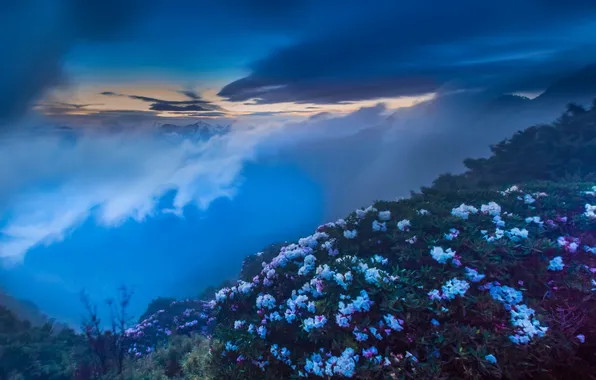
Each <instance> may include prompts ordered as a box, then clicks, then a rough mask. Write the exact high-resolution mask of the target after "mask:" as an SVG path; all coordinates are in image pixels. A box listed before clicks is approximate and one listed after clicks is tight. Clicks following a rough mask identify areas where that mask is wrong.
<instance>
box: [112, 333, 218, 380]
mask: <svg viewBox="0 0 596 380" xmlns="http://www.w3.org/2000/svg"><path fill="white" fill-rule="evenodd" d="M209 356H210V354H209V341H208V340H207V339H206V338H205V337H203V336H201V335H198V334H193V335H192V336H176V337H174V338H172V340H171V341H170V342H169V344H168V345H166V346H164V347H161V348H159V349H157V350H156V351H155V352H154V353H153V354H151V355H149V356H146V357H144V358H142V359H139V360H134V361H131V363H130V365H129V366H128V369H127V370H126V371H125V373H124V374H123V380H160V379H164V380H165V379H189V380H211V379H212V378H211V377H210V376H209V374H208V373H207V370H208V368H209V364H208V361H209V360H208V359H209Z"/></svg>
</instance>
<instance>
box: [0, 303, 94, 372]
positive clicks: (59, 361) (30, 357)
mask: <svg viewBox="0 0 596 380" xmlns="http://www.w3.org/2000/svg"><path fill="white" fill-rule="evenodd" d="M84 347H85V346H84V340H83V338H82V337H81V336H79V335H77V334H75V332H74V331H72V330H70V329H65V328H61V329H60V330H57V329H55V328H54V325H53V324H52V323H51V322H49V323H46V324H44V325H42V326H32V325H31V324H30V323H29V322H27V321H21V320H19V319H17V317H16V316H15V315H14V314H13V313H12V312H11V311H9V310H8V309H6V308H5V307H3V306H0V379H5V378H10V379H48V380H59V379H70V378H72V377H71V376H72V373H73V371H74V369H75V368H74V367H73V364H72V363H73V361H77V360H78V359H79V353H80V352H79V351H81V350H83V348H84Z"/></svg>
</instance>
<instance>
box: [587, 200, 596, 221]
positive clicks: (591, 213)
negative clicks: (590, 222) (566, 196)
mask: <svg viewBox="0 0 596 380" xmlns="http://www.w3.org/2000/svg"><path fill="white" fill-rule="evenodd" d="M585 207H586V212H584V215H585V216H586V217H588V218H596V206H593V205H591V204H588V203H586V206H585Z"/></svg>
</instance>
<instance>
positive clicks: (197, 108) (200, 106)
mask: <svg viewBox="0 0 596 380" xmlns="http://www.w3.org/2000/svg"><path fill="white" fill-rule="evenodd" d="M177 92H178V93H180V94H183V95H185V96H186V97H187V98H189V99H190V100H164V99H158V98H152V97H148V96H139V95H127V94H119V93H115V92H112V91H104V92H102V93H101V95H104V96H121V97H126V98H130V99H136V100H140V101H142V102H146V103H151V104H150V105H149V109H150V110H151V111H160V112H183V113H189V112H201V113H202V112H205V113H208V114H201V115H203V116H215V115H217V116H221V115H224V114H225V110H224V109H223V108H222V107H220V106H218V105H216V104H213V103H211V102H209V101H207V100H203V99H201V97H200V95H198V94H197V93H196V92H194V91H177Z"/></svg>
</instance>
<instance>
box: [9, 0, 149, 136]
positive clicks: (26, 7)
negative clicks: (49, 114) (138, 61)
mask: <svg viewBox="0 0 596 380" xmlns="http://www.w3.org/2000/svg"><path fill="white" fill-rule="evenodd" d="M144 3H145V2H142V1H139V0H90V1H78V0H55V1H45V0H23V1H17V2H14V1H11V2H6V1H5V2H2V3H0V46H2V53H3V57H4V58H3V60H2V65H3V66H2V70H1V71H0V126H1V125H2V124H4V123H7V122H10V121H13V120H14V119H15V118H17V117H19V116H21V115H22V114H23V113H25V112H26V111H27V110H28V108H29V106H31V105H32V103H33V102H34V101H35V100H36V99H38V98H39V97H40V96H41V95H42V94H43V93H44V92H45V91H46V90H48V89H49V88H52V87H54V86H58V85H64V84H65V83H66V80H67V79H66V78H65V77H64V71H63V64H64V60H65V57H66V55H67V54H68V53H69V51H70V50H71V48H72V47H73V46H74V45H75V44H77V43H93V42H105V41H110V40H114V39H118V38H122V37H123V36H124V35H125V34H124V32H125V31H126V30H127V28H129V27H132V26H133V25H134V23H135V21H137V20H138V18H139V17H141V15H142V14H143V13H144V10H145V9H146V7H144V6H141V5H144Z"/></svg>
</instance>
